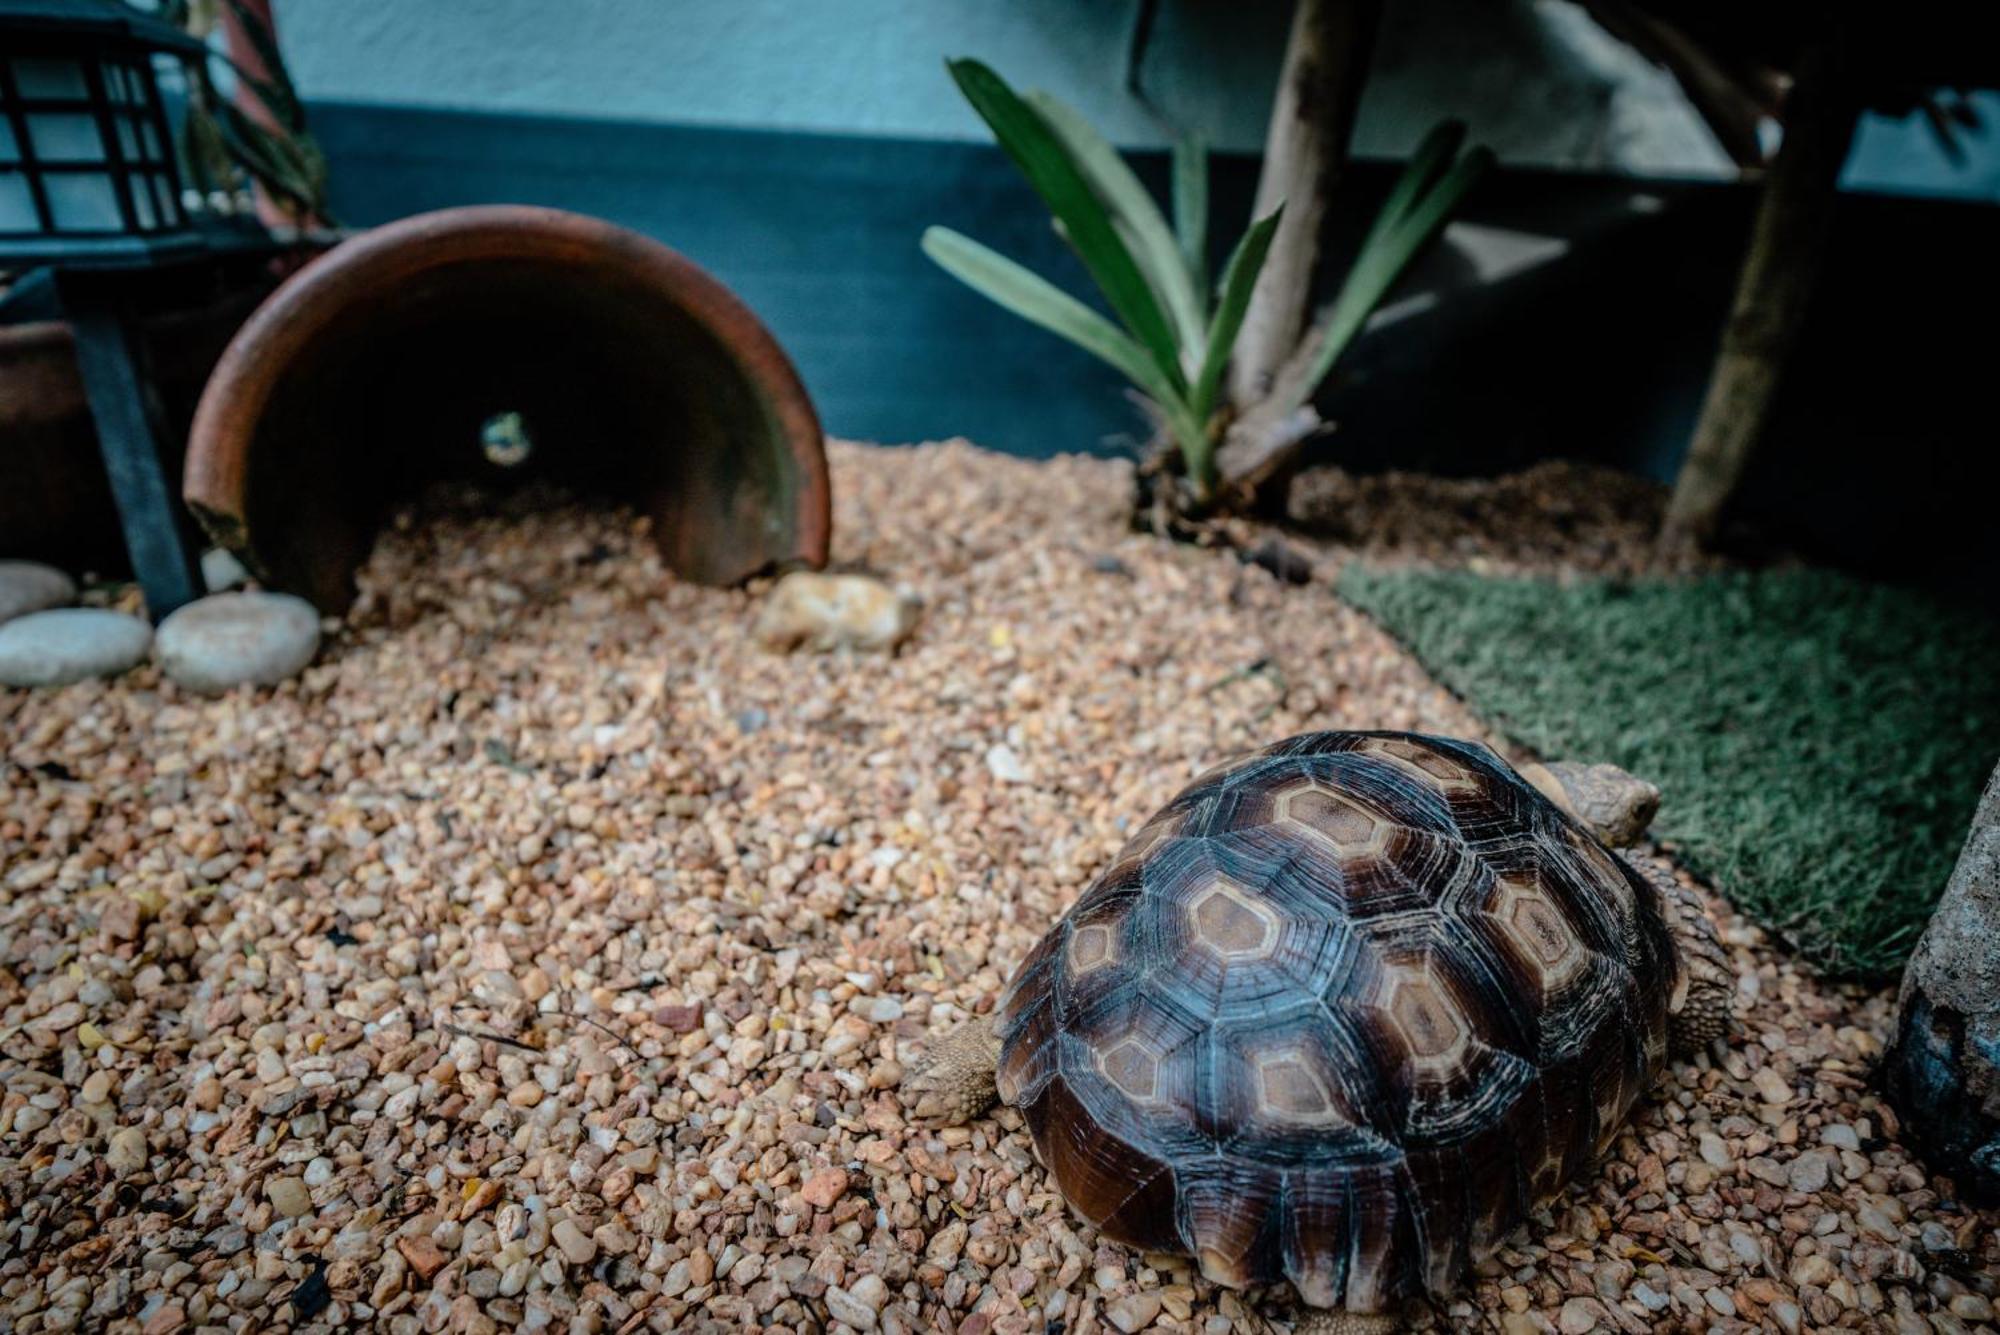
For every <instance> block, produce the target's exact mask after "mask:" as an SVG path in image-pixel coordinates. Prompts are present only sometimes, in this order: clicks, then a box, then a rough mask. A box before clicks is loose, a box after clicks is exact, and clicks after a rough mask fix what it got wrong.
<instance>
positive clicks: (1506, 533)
mask: <svg viewBox="0 0 2000 1335" xmlns="http://www.w3.org/2000/svg"><path fill="white" fill-rule="evenodd" d="M1286 509H1287V516H1288V518H1289V519H1290V520H1291V521H1292V523H1294V524H1295V525H1297V526H1298V527H1299V528H1300V529H1302V530H1303V531H1305V532H1307V533H1310V534H1314V535H1316V536H1318V537H1320V538H1321V539H1324V540H1327V541H1330V542H1331V543H1333V544H1336V545H1337V546H1339V547H1343V548H1349V549H1354V550H1358V551H1359V552H1360V553H1361V554H1363V555H1365V556H1366V557H1367V559H1368V560H1369V561H1371V562H1375V563H1387V564H1396V563H1400V562H1422V563H1423V564H1426V565H1437V566H1448V567H1464V568H1466V569H1470V570H1473V571H1475V572H1477V573H1480V574H1544V573H1548V572H1550V571H1561V572H1574V573H1580V574H1591V575H1615V576H1631V575H1643V574H1654V573H1663V572H1668V571H1671V572H1675V573H1680V572H1686V571H1692V570H1713V569H1721V568H1724V567H1726V566H1727V565H1729V564H1730V562H1729V561H1728V560H1725V559H1722V558H1718V557H1714V556H1707V555H1691V554H1681V555H1677V556H1675V557H1674V558H1672V559H1671V560H1670V561H1668V560H1663V558H1662V557H1661V554H1660V552H1659V550H1658V544H1657V542H1656V541H1655V537H1656V535H1657V534H1658V533H1659V531H1660V520H1661V518H1662V517H1663V516H1664V515H1665V514H1666V511H1667V488H1666V487H1664V486H1662V485H1661V484H1660V483H1657V482H1652V481H1648V480H1647V479H1645V478H1642V477H1636V476H1634V475H1632V474H1630V473H1623V472H1619V471H1618V470H1616V469H1612V468H1605V467H1602V466H1599V465H1594V464H1584V463H1575V462H1571V461H1568V460H1562V459H1552V460H1548V461H1546V462H1543V463H1539V464H1536V465H1535V466H1534V467H1532V468H1528V469H1524V470H1522V471H1521V472H1518V473H1509V474H1506V475H1505V476H1502V477H1496V478H1449V477H1435V476H1432V475H1431V474H1428V473H1405V472H1396V471H1390V472H1386V473H1369V474H1359V475H1357V474H1353V473H1349V472H1347V471H1346V470H1345V469H1342V468H1338V467H1320V468H1313V469H1309V470H1307V471H1306V472H1304V473H1302V474H1301V475H1300V476H1299V477H1298V478H1297V479H1296V480H1295V481H1294V482H1293V484H1292V489H1291V493H1290V496H1289V500H1288V504H1287V507H1286ZM1727 536H1728V537H1729V538H1730V539H1731V545H1732V548H1733V550H1734V551H1735V553H1736V555H1737V558H1738V559H1739V560H1741V559H1742V558H1743V557H1745V556H1748V555H1751V554H1753V553H1754V554H1755V556H1756V563H1758V564H1763V563H1767V562H1770V561H1773V560H1778V559H1783V558H1782V556H1781V554H1780V553H1779V552H1777V551H1775V550H1773V549H1770V548H1769V547H1768V544H1760V543H1759V542H1757V541H1756V539H1755V537H1754V535H1751V534H1746V533H1744V532H1742V531H1741V530H1739V529H1732V530H1731V531H1730V533H1729V534H1728V535H1727Z"/></svg>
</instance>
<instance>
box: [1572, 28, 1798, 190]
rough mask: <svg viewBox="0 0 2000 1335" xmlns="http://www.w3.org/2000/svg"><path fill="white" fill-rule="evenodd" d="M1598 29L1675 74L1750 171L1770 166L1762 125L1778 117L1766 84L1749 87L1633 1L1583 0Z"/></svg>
mask: <svg viewBox="0 0 2000 1335" xmlns="http://www.w3.org/2000/svg"><path fill="white" fill-rule="evenodd" d="M1583 6H1584V9H1585V10H1586V11H1587V12H1588V13H1589V14H1590V16H1591V18H1593V19H1595V20H1597V25H1598V26H1599V27H1601V28H1603V29H1604V30H1605V31H1606V32H1608V33H1610V34H1611V35H1612V36H1613V37H1616V38H1617V39H1618V40H1619V41H1621V42H1623V43H1625V44H1626V45H1627V46H1629V47H1631V48H1632V49H1633V50H1635V51H1637V52H1638V53H1639V54H1640V55H1642V56H1644V57H1646V59H1648V60H1650V61H1652V62H1653V63H1654V64H1656V65H1659V66H1661V67H1662V68H1664V69H1665V70H1666V71H1667V72H1668V73H1669V74H1671V75H1673V76H1674V82H1676V83H1678V84H1679V85H1680V86H1681V91H1682V92H1683V93H1685V94H1686V95H1687V99H1688V101H1689V103H1691V104H1692V105H1693V107H1694V109H1695V114H1696V115H1698V116H1700V117H1701V118H1702V120H1703V121H1704V122H1705V123H1706V124H1707V126H1708V128H1709V132H1710V133H1711V134H1713V135H1714V136H1715V138H1716V141H1717V142H1718V143H1720V144H1721V145H1722V151H1723V152H1725V153H1727V154H1728V155H1729V157H1730V160H1731V161H1733V162H1734V163H1735V164H1736V165H1737V167H1738V168H1740V169H1742V170H1744V171H1753V170H1756V169H1758V168H1761V167H1763V165H1764V148H1763V145H1762V144H1761V143H1760V142H1759V141H1758V138H1757V123H1758V121H1759V120H1760V119H1762V118H1763V117H1764V116H1767V115H1775V114H1777V110H1778V109H1777V106H1776V105H1775V103H1773V102H1772V101H1771V100H1770V99H1769V98H1768V97H1766V96H1763V93H1764V91H1765V90H1764V88H1763V87H1762V85H1761V84H1760V83H1757V82H1751V83H1746V82H1745V81H1744V80H1742V79H1740V78H1738V77H1737V76H1736V75H1735V74H1734V73H1732V72H1731V71H1730V70H1729V68H1728V67H1727V66H1726V65H1725V64H1724V63H1723V62H1722V60H1720V59H1719V58H1718V57H1717V56H1715V55H1714V54H1713V53H1711V52H1709V51H1708V50H1706V49H1704V48H1703V47H1702V45H1701V44H1700V43H1699V42H1697V41H1695V40H1694V39H1693V38H1691V37H1689V36H1688V35H1687V34H1686V33H1685V32H1683V31H1682V30H1681V29H1680V28H1678V27H1676V26H1674V25H1673V24H1671V23H1668V22H1667V21H1666V20H1664V19H1661V18H1657V17H1655V16H1654V15H1652V14H1648V13H1646V12H1645V11H1644V10H1642V9H1640V8H1639V7H1638V6H1636V5H1634V4H1632V3H1630V0H1583Z"/></svg>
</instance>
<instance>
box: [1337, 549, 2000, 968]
mask: <svg viewBox="0 0 2000 1335" xmlns="http://www.w3.org/2000/svg"><path fill="white" fill-rule="evenodd" d="M1340 592H1341V593H1342V595H1343V596H1345V597H1346V598H1347V599H1348V600H1349V601H1350V602H1352V603H1354V604H1356V605H1357V606H1359V607H1361V608H1362V609H1363V610H1365V611H1367V612H1368V613H1369V614H1370V615H1372V616H1374V617H1375V618H1376V619H1377V620H1378V621H1380V622H1381V623H1382V624H1383V625H1384V626H1385V627H1386V628H1387V629H1388V630H1389V631H1390V633H1392V634H1393V635H1395V636H1396V637H1397V638H1398V639H1400V640H1402V641H1403V643H1404V644H1406V645H1407V646H1409V648H1410V649H1411V651H1412V652H1414V653H1415V654H1416V656H1417V657H1418V658H1419V659H1420V660H1422V662H1423V663H1424V665H1425V666H1426V667H1427V668H1428V669H1430V671H1431V673H1432V674H1433V675H1434V676H1436V677H1437V678H1438V680H1439V681H1441V682H1443V683H1444V684H1445V685H1446V686H1448V687H1450V688H1451V689H1452V690H1454V691H1456V692H1457V693H1458V694H1459V695H1460V696H1462V697H1463V698H1464V699H1465V700H1466V702H1467V703H1468V704H1470V705H1471V707H1472V708H1473V709H1474V710H1475V711H1476V712H1477V713H1479V714H1480V715H1481V717H1483V718H1484V719H1486V720H1487V721H1488V722H1489V723H1490V724H1492V725H1493V726H1494V727H1495V728H1497V729H1498V730H1500V731H1501V732H1503V733H1506V734H1508V735H1509V736H1511V737H1512V738H1513V739H1514V740H1515V741H1517V742H1520V743H1522V744H1525V745H1527V746H1530V747H1532V748H1534V749H1535V751H1537V752H1538V753H1540V754H1541V755H1542V756H1543V757H1545V758H1549V759H1574V760H1608V761H1611V762H1612V763H1614V764H1617V765H1621V766H1623V767H1625V768H1626V769H1628V770H1631V771H1632V772H1633V773H1635V774H1638V775H1641V776H1643V777H1645V778H1648V779H1651V780H1652V781H1653V782H1655V783H1657V784H1659V785H1660V788H1661V789H1662V791H1663V793H1664V799H1663V801H1662V803H1661V807H1660V814H1659V817H1658V819H1657V820H1656V821H1655V823H1654V827H1653V828H1654V832H1655V834H1657V835H1658V836H1659V837H1660V839H1661V840H1662V841H1663V842H1664V843H1667V844H1669V845H1671V846H1672V849H1673V852H1674V854H1675V856H1676V857H1678V858H1679V859H1680V860H1681V861H1682V862H1683V863H1684V864H1685V865H1686V866H1687V867H1688V869H1689V870H1691V871H1693V872H1694V873H1695V874H1696V875H1698V876H1702V877H1704V878H1706V879H1708V880H1709V881H1710V882H1711V883H1713V884H1714V885H1715V886H1716V887H1717V888H1718V889H1720V890H1721V891H1722V892H1723V893H1724V894H1725V895H1726V896H1728V898H1729V899H1730V901H1731V902H1732V903H1734V904H1735V905H1736V906H1737V907H1739V908H1740V909H1742V910H1743V911H1745V912H1747V913H1749V914H1751V915H1752V916H1754V917H1756V918H1757V919H1758V920H1760V921H1761V922H1763V923H1764V924H1766V925H1767V926H1769V927H1771V928H1773V929H1774V930H1776V931H1777V932H1778V933H1780V935H1781V936H1782V937H1783V938H1784V939H1785V940H1786V941H1787V942H1788V943H1789V944H1790V945H1791V946H1792V948H1793V949H1795V950H1796V951H1798V952H1799V953H1800V954H1801V955H1803V956H1804V957H1805V958H1806V959H1807V960H1809V961H1810V962H1811V963H1813V964H1814V965H1816V966H1818V967H1820V968H1822V969H1824V970H1826V971H1828V972H1832V973H1837V974H1851V975H1857V976H1865V977H1880V976H1883V975H1886V974H1889V973H1891V972H1893V971H1894V970H1896V969H1898V968H1899V967H1900V966H1901V964H1902V962H1903V960H1904V958H1905V957H1906V956H1907V955H1908V953H1909V951H1910V949H1911V948H1912V947H1913V946H1914V945H1915V944H1916V938H1917V936H1918V934H1919V933H1920V932H1921V931H1922V930H1923V925H1924V922H1925V920H1926V919H1927V918H1928V916H1929V914H1930V910H1931V906H1932V905H1933V904H1934V903H1935V901H1936V899H1937V896H1938V895H1939V893H1940V892H1941V891H1942V890H1943V889H1944V885H1945V881H1946V879H1947V878H1948V877H1949V875H1950V873H1951V867H1952V864H1953V862H1954V860H1955V859H1956V858H1957V856H1958V851H1959V847H1960V845H1961V844H1962V843H1963V842H1964V840H1965V832H1966V823H1967V822H1968V821H1969V820H1970V819H1971V817H1972V810H1973V807H1974V806H1975V805H1976V804H1977V802H1978V799H1979V793H1980V789H1981V787H1982V785H1983V784H1984V782H1985V780H1986V776H1987V774H1988V773H1989V772H1990V771H1991V770H1992V768H1993V764H1994V760H1995V757H1996V756H2000V627H1996V625H1995V624H1994V623H1993V622H1992V621H1990V620H1988V619H1987V618H1985V617H1983V616H1981V615H1980V614H1979V613H1977V612H1975V611H1972V610H1970V609H1961V608H1957V607H1954V606H1952V605H1948V604H1944V603H1939V602H1936V601H1933V600H1931V599H1929V598H1926V597H1922V596H1919V595H1916V594H1913V593H1911V592H1909V591H1907V590H1902V589H1892V588H1885V587H1882V586H1877V585H1870V584H1864V583H1860V582H1858V581H1856V580H1853V579H1849V578H1846V577H1844V576H1839V575H1833V574H1829V573H1826V572H1821V571H1781V572H1769V573H1751V574H1728V575H1717V576H1707V577H1702V578H1698V579H1688V580H1659V581H1643V582H1612V581H1581V582H1564V583H1556V582H1552V581H1545V580H1532V579H1512V578H1510V579H1487V578H1482V577H1479V576H1476V575H1469V574H1463V573H1457V572H1444V571H1422V570H1382V569H1372V568H1369V567H1366V566H1363V565H1360V564H1359V563H1356V564H1353V565H1350V566H1349V567H1348V568H1347V570H1346V572H1345V573H1344V575H1343V576H1342V579H1341V582H1340Z"/></svg>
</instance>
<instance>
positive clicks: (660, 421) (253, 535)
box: [245, 259, 797, 611]
mask: <svg viewBox="0 0 2000 1335" xmlns="http://www.w3.org/2000/svg"><path fill="white" fill-rule="evenodd" d="M249 453H250V461H249V474H248V483H249V485H248V492H247V497H246V506H245V510H246V515H245V517H246V519H247V521H248V526H249V531H248V533H247V535H246V545H247V547H248V548H249V551H250V554H251V556H252V559H253V561H254V563H255V564H256V565H258V566H260V567H262V569H263V572H264V573H265V574H266V575H267V576H268V577H269V578H270V579H271V580H272V582H274V583H276V584H278V585H279V586H281V587H284V588H289V589H293V590H295V591H297V592H299V593H302V594H304V595H305V596H307V597H309V598H311V599H312V600H313V601H314V602H315V603H317V604H318V605H319V606H320V607H322V608H324V609H327V610H330V611H333V610H339V609H343V608H345V607H346V606H347V605H348V603H349V602H350V601H351V600H352V598H353V595H354V587H353V572H354V570H355V569H356V568H357V567H358V566H359V565H360V564H361V562H362V561H364V560H365V559H366V557H367V554H368V550H369V547H370V546H371V545H372V543H373V538H374V534H375V531H376V529H377V528H378V527H379V525H380V524H381V523H382V521H383V519H384V518H385V517H386V512H387V511H388V509H389V508H390V507H392V506H394V505H396V504H397V503H398V502H401V501H403V500H405V499H407V498H410V497H413V496H415V495H417V494H418V493H420V492H421V491H422V490H423V489H424V488H425V487H426V486H428V485H430V484H432V483H435V482H439V481H444V480H464V481H470V482H475V483H478V484H481V485H483V486H486V487H491V488H494V489H496V490H504V489H512V488H515V487H519V486H522V485H524V484H526V483H529V482H531V481H535V480H548V481H551V482H554V483H557V484H559V485H561V486H562V487H564V488H567V489H570V490H573V491H575V492H578V493H581V494H585V495H589V496H595V497H601V498H604V499H606V500H610V501H614V502H618V503H626V504H631V505H634V506H636V507H637V508H639V509H640V510H641V511H642V512H643V513H646V514H648V515H650V516H651V518H652V521H653V526H654V535H655V538H656V540H658V541H659V542H660V544H661V547H662V551H663V554H664V555H665V556H666V557H667V559H668V560H669V562H670V563H671V564H673V566H674V567H675V569H676V570H677V572H678V573H680V574H681V575H683V576H684V577H688V578H693V579H697V580H701V581H703V582H715V583H726V582H730V581H733V580H736V579H741V578H743V577H745V576H747V575H749V574H751V573H754V572H755V571H756V570H757V569H758V568H761V567H762V566H764V565H766V564H769V563H770V562H771V561H773V560H778V559H782V558H783V557H784V555H785V554H786V552H785V549H786V548H787V546H788V544H789V540H790V530H791V527H792V520H791V515H792V513H793V499H794V498H793V494H792V493H793V491H794V489H795V488H796V486H797V481H796V478H795V470H794V468H793V466H792V464H793V461H792V459H791V458H790V456H789V454H788V453H787V444H786V438H785V434H784V428H783V424H782V423H781V422H780V421H779V419H778V408H777V405H775V404H774V403H773V402H771V400H770V397H769V395H768V394H766V393H764V392H762V391H761V388H760V386H759V385H758V384H757V383H756V381H755V380H753V378H752V376H751V374H750V373H749V372H748V371H747V370H746V368H745V367H744V366H743V365H742V364H741V362H739V361H738V360H737V358H735V357H734V356H732V355H731V351H730V349H729V348H728V347H726V346H725V345H724V344H723V342H722V341H721V339H720V338H719V337H718V336H717V335H716V334H715V333H714V332H713V331H712V330H711V329H709V328H708V327H707V326H706V325H704V324H703V323H701V322H700V321H699V320H697V319H696V318H695V317H694V316H692V315H691V314H690V313H689V312H688V311H687V310H685V309H684V308H682V307H681V306H680V305H679V304H678V303H677V302H676V301H675V300H674V299H673V298H672V294H671V293H669V292H667V291H665V290H663V289H661V288H659V287H656V286H648V285H645V284H642V283H639V282H636V281H634V280H633V279H632V278H631V277H630V276H629V275H627V274H626V273H625V272H623V271H621V270H618V269H615V268H612V267H610V266H579V265H574V264H569V263H563V262H558V261H551V260H541V259H507V260H504V261H502V260H464V261H459V262H455V263H446V264H443V265H440V266H437V267H433V268H430V269H428V270H426V271H424V272H422V273H421V274H419V275H418V276H416V277H414V278H412V279H410V280H408V281H407V282H405V283H403V284H402V285H401V286H399V287H397V288H395V289H393V290H387V291H381V292H378V293H376V294H373V295H372V296H371V297H370V298H369V299H367V300H359V299H358V300H356V301H355V302H353V303H351V304H349V305H347V306H346V307H345V308H344V309H343V310H341V311H340V312H338V313H337V314H336V315H335V316H334V317H333V318H331V319H330V320H328V321H326V322H325V323H324V325H323V326H322V327H321V328H320V329H319V330H318V331H317V332H316V333H315V334H314V335H313V336H312V337H310V338H309V339H308V340H307V341H306V342H305V343H304V344H303V345H302V347H301V348H300V350H299V351H298V352H297V353H296V354H295V355H294V356H293V357H292V358H291V360H290V362H289V363H288V365H287V366H286V367H285V368H284V369H283V373H282V374H281V375H280V376H278V377H277V379H276V383H275V385H274V388H273V390H272V392H271V395H270V397H269V398H268V400H267V401H266V403H265V405H264V409H263V411H262V413H261V414H260V415H259V417H258V420H257V422H256V423H255V426H254V436H253V438H252V443H251V448H250V451H249ZM718 522H719V523H720V525H721V527H720V528H719V529H718V527H717V525H718Z"/></svg>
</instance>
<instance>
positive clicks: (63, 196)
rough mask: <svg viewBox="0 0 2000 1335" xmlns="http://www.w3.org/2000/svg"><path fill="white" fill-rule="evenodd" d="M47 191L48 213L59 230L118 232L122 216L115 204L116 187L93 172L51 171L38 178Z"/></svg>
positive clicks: (116, 198) (104, 177)
mask: <svg viewBox="0 0 2000 1335" xmlns="http://www.w3.org/2000/svg"><path fill="white" fill-rule="evenodd" d="M42 186H43V188H44V189H45V190H47V191H48V196H49V213H50V215H51V216H52V218H53V219H54V221H55V225H56V230H57V231H59V232H118V231H123V230H124V218H123V216H122V214H121V213H120V211H119V208H118V187H117V186H115V185H113V184H112V181H111V177H110V176H108V175H103V174H100V173H97V172H51V173H50V174H49V175H48V176H47V177H46V178H45V179H44V180H43V182H42Z"/></svg>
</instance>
